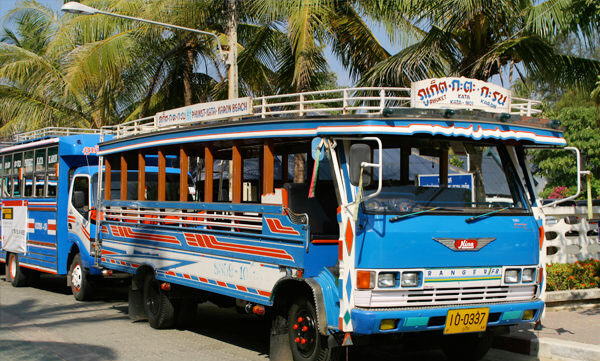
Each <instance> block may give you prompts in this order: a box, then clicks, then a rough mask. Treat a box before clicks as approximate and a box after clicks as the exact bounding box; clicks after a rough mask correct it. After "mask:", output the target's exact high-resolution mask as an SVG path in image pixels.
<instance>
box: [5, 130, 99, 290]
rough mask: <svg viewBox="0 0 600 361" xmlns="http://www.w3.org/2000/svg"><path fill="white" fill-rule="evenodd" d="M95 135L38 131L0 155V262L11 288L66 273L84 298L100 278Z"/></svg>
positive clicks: (18, 139)
mask: <svg viewBox="0 0 600 361" xmlns="http://www.w3.org/2000/svg"><path fill="white" fill-rule="evenodd" d="M99 133H100V132H99V130H93V129H79V128H76V129H68V128H45V129H41V130H37V131H33V132H28V133H23V134H18V135H17V136H16V141H15V142H14V143H13V144H11V145H9V146H6V147H4V148H2V149H0V160H1V161H0V195H1V197H0V200H1V202H2V211H1V212H2V219H1V223H0V234H1V238H0V262H3V263H5V264H6V277H7V280H8V281H9V282H11V283H12V285H13V286H16V287H19V286H25V285H27V284H28V283H30V282H31V281H32V280H34V279H36V278H37V277H38V276H39V274H40V273H50V274H57V275H67V284H68V286H70V287H71V290H72V291H73V295H74V296H75V298H76V299H77V300H84V299H86V298H88V297H89V296H90V292H91V289H92V281H93V279H94V277H100V276H101V275H102V269H101V268H98V267H94V262H95V259H94V247H95V242H94V235H95V223H96V219H95V218H96V212H95V209H94V199H95V196H94V189H96V188H97V187H96V186H95V185H94V184H95V183H97V173H98V154H97V152H98V142H99V140H100V134H99ZM106 273H107V272H106V271H105V274H106ZM108 273H110V272H108Z"/></svg>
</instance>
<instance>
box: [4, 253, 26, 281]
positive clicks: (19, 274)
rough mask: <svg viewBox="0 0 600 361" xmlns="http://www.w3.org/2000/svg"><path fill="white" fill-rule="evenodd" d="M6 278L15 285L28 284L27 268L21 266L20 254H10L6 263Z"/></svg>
mask: <svg viewBox="0 0 600 361" xmlns="http://www.w3.org/2000/svg"><path fill="white" fill-rule="evenodd" d="M6 280H7V281H8V282H10V283H11V284H12V285H13V286H14V287H24V286H27V270H24V269H23V268H22V267H21V266H19V256H18V255H17V254H15V253H11V254H9V255H8V263H7V264H6Z"/></svg>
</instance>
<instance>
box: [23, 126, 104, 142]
mask: <svg viewBox="0 0 600 361" xmlns="http://www.w3.org/2000/svg"><path fill="white" fill-rule="evenodd" d="M107 133H108V132H107ZM75 134H100V129H89V128H60V127H48V128H43V129H37V130H32V131H30V132H25V133H20V134H15V143H19V142H25V141H28V140H33V139H39V138H45V137H62V136H65V135H75Z"/></svg>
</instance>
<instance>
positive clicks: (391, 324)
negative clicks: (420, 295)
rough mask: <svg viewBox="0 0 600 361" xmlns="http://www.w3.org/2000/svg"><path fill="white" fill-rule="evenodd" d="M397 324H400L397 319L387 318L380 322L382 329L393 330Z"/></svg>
mask: <svg viewBox="0 0 600 361" xmlns="http://www.w3.org/2000/svg"><path fill="white" fill-rule="evenodd" d="M397 326H398V320H397V319H385V320H381V323H380V324H379V329H380V330H382V331H386V330H393V329H395V328H396V327H397Z"/></svg>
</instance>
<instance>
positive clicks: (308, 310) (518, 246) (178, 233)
mask: <svg viewBox="0 0 600 361" xmlns="http://www.w3.org/2000/svg"><path fill="white" fill-rule="evenodd" d="M464 81H466V80H465V79H464V78H460V79H454V80H452V82H453V83H452V84H454V82H458V84H459V85H460V82H464ZM468 81H469V82H470V83H471V84H470V85H469V86H466V85H465V86H457V87H455V88H450V87H441V86H439V87H438V85H436V87H435V88H436V89H437V90H438V93H439V91H442V93H443V94H442V95H443V97H441V96H438V98H435V96H436V94H437V93H436V92H435V89H434V90H431V92H424V91H421V90H419V89H417V88H416V87H415V88H414V89H408V88H354V89H334V90H327V91H318V92H308V93H300V94H283V95H274V96H265V97H261V98H257V99H251V98H241V99H233V100H229V101H220V102H213V103H207V104H197V105H193V106H190V107H186V108H180V109H174V110H171V111H166V112H163V113H159V114H157V115H156V116H155V117H153V118H147V119H142V120H139V121H133V122H130V123H126V124H121V125H119V127H118V128H117V129H113V128H108V129H107V130H109V131H116V135H115V138H114V139H112V140H110V141H106V142H102V143H101V144H100V151H99V155H100V158H101V162H102V163H103V164H104V167H105V169H106V171H105V173H104V175H103V179H102V180H101V181H100V191H99V200H98V202H99V208H100V209H101V211H102V212H103V214H104V218H103V219H102V221H101V227H100V228H98V229H97V232H98V236H97V238H98V239H99V240H100V241H101V244H100V248H101V252H98V253H97V257H99V258H100V260H99V263H100V264H101V265H102V266H103V267H106V268H109V269H113V270H118V271H122V272H126V273H130V274H131V275H132V276H133V279H132V284H131V289H130V295H129V311H130V317H132V318H134V319H147V320H148V321H149V323H150V325H151V326H152V327H154V328H167V327H172V326H173V325H175V324H176V323H177V320H180V319H182V317H181V315H182V314H185V312H187V311H189V310H190V309H194V308H193V306H194V305H195V304H196V303H198V302H203V301H211V302H213V303H216V304H218V305H223V306H228V305H229V306H237V307H238V309H240V310H245V311H246V312H248V313H253V314H257V315H269V316H270V317H271V322H272V328H271V332H270V335H271V336H270V345H271V346H270V347H271V355H270V356H271V358H272V359H278V360H279V359H280V360H296V361H298V360H332V359H336V358H337V357H338V356H339V355H340V350H341V347H340V346H349V345H353V344H358V343H363V342H371V341H375V340H377V339H378V338H387V337H390V338H391V339H392V340H398V339H400V337H399V336H401V335H406V334H421V335H423V336H427V337H432V338H434V339H435V340H436V341H438V342H439V343H440V345H441V347H442V348H443V350H444V352H445V353H446V354H447V356H448V358H449V359H460V360H478V359H480V358H481V357H483V356H484V355H485V353H486V352H487V350H488V349H489V347H490V345H491V343H492V340H493V337H494V335H495V334H498V333H502V332H506V331H507V330H508V327H509V326H511V325H517V324H521V323H524V322H536V321H538V320H539V319H540V317H541V314H542V311H543V309H544V302H543V300H542V298H541V293H542V290H543V283H544V272H543V264H542V263H541V262H540V249H541V245H542V240H543V228H542V223H541V220H540V219H536V217H535V216H534V210H535V209H536V208H537V207H539V206H540V204H539V203H538V199H537V198H536V194H535V192H534V187H533V184H534V183H533V179H532V176H531V172H530V171H529V168H528V165H527V157H526V155H527V151H528V149H529V148H532V147H534V148H535V147H564V146H565V145H566V142H565V139H564V138H563V136H562V132H561V131H560V130H559V129H556V124H555V123H554V122H548V121H547V120H544V119H542V118H539V111H537V110H535V105H536V104H537V103H536V102H534V101H530V100H524V99H518V98H513V99H512V101H511V99H510V92H506V91H503V90H502V89H497V88H499V87H497V86H494V85H493V84H486V83H483V84H480V85H479V86H480V87H481V94H479V88H477V87H475V88H474V86H473V84H474V83H475V82H476V81H473V80H468ZM431 83H436V84H442V83H443V84H446V83H448V84H450V80H444V79H438V80H434V81H431ZM490 88H492V89H496V90H494V92H493V94H494V95H493V99H492V98H490V99H487V98H486V99H483V100H485V101H481V102H480V103H477V101H479V100H477V99H478V98H477V97H475V95H480V96H481V97H482V98H485V97H486V96H487V94H485V93H484V91H483V90H484V89H485V90H488V89H490ZM473 89H475V90H473ZM467 91H468V92H469V94H466V93H465V94H462V93H464V92H467ZM444 92H445V93H444ZM457 92H458V93H460V94H458V95H460V96H457V94H454V93H457ZM461 92H462V93H461ZM471 92H472V93H471ZM475 93H477V94H475ZM488 93H489V94H492V93H490V92H488ZM496 93H498V94H496ZM419 97H420V98H421V99H419ZM490 97H491V95H490ZM425 98H427V100H428V101H427V102H425V103H424V102H421V103H420V104H419V103H418V102H417V101H419V100H423V99H425ZM434 98H435V99H436V101H433V99H434ZM446 98H448V99H449V100H451V101H450V102H448V103H446V104H445V103H444V101H445V100H446ZM465 98H467V99H470V100H469V101H468V102H466V103H465V104H462V105H461V104H458V103H460V101H459V100H460V99H465ZM456 99H458V100H456ZM495 102H496V103H498V104H496V103H495ZM478 104H479V105H478ZM481 104H483V105H481ZM432 105H435V107H432ZM149 156H152V157H158V171H157V174H156V176H157V178H156V179H153V180H149V179H146V178H145V175H144V174H143V172H137V173H136V174H137V175H138V181H137V186H138V187H137V189H138V192H137V194H135V192H127V188H128V184H127V174H129V173H130V172H131V171H132V170H133V171H136V170H138V169H139V170H142V169H144V167H145V162H146V159H147V157H149ZM167 157H171V158H172V159H177V161H176V162H175V163H177V164H176V165H175V166H178V167H179V169H180V177H179V181H178V182H177V181H176V180H174V179H173V180H172V181H171V182H169V181H168V175H167V172H166V167H167V164H166V159H167ZM190 175H191V176H190ZM432 175H436V177H437V179H436V181H429V180H428V181H425V178H423V177H421V176H427V177H431V176H432ZM455 175H464V176H465V177H468V179H469V182H468V183H466V186H453V185H452V184H450V183H452V182H453V181H454V178H455V177H456V176H455ZM115 177H117V178H118V179H119V180H120V182H121V186H120V187H121V192H120V193H119V194H117V196H116V197H115V196H114V195H115V192H104V188H106V184H114V182H115ZM453 177H454V178H453ZM107 178H108V179H107ZM150 183H151V185H152V188H153V187H156V188H157V189H156V192H152V194H150V192H148V191H147V190H148V188H149V185H150ZM111 188H114V186H111Z"/></svg>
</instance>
